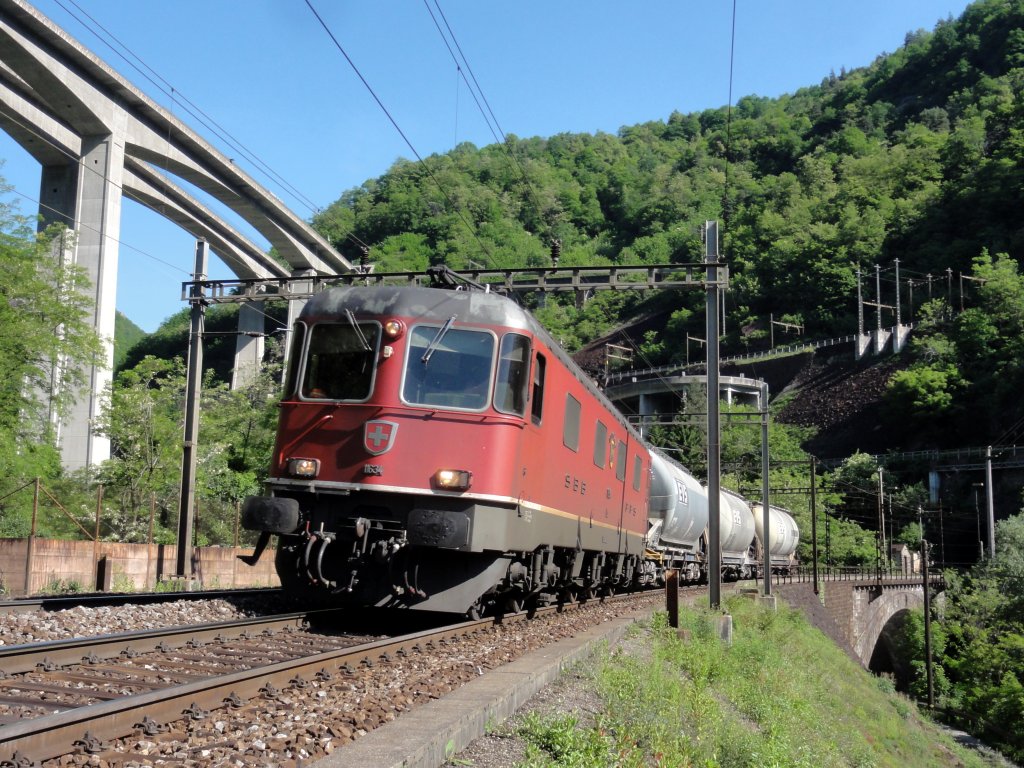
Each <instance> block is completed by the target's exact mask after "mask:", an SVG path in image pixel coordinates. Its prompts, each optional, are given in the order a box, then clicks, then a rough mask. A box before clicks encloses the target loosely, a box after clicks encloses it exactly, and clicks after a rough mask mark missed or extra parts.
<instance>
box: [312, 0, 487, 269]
mask: <svg viewBox="0 0 1024 768" xmlns="http://www.w3.org/2000/svg"><path fill="white" fill-rule="evenodd" d="M305 2H306V5H307V6H308V7H309V10H310V12H311V13H312V14H313V16H314V17H315V18H316V20H317V21H318V22H319V24H320V26H321V27H323V29H324V32H326V33H327V36H328V37H329V38H331V42H333V43H334V47H335V48H337V49H338V52H339V53H340V54H341V55H342V56H343V57H344V58H345V61H347V62H348V65H349V66H350V67H351V68H352V71H353V72H355V74H356V77H358V78H359V81H360V82H361V83H362V84H363V86H364V87H365V88H366V90H367V92H369V94H370V96H372V97H373V100H374V101H375V102H377V106H378V107H380V109H381V111H382V112H383V113H384V115H385V116H386V117H387V119H388V120H389V121H390V123H391V125H392V126H393V127H394V129H395V130H396V131H398V135H399V136H401V137H402V141H404V142H405V145H406V146H407V147H408V148H409V151H410V152H412V154H413V156H415V158H416V160H417V161H419V164H420V166H421V167H422V168H423V169H424V170H425V171H426V172H427V175H428V176H429V177H430V179H431V181H433V182H434V184H435V185H436V186H437V188H438V189H439V190H440V191H441V194H442V195H443V196H444V199H445V200H446V201H447V202H448V205H449V207H450V209H451V210H452V211H453V212H454V213H455V215H456V216H458V217H459V219H461V220H462V223H463V224H465V225H466V229H467V230H468V231H469V232H470V234H471V235H473V238H474V239H475V240H476V242H477V245H479V246H480V250H481V252H482V253H483V254H484V257H485V258H486V259H487V260H488V261H490V262H491V266H497V264H496V262H495V260H494V257H493V256H492V255H491V253H490V251H488V250H487V247H486V246H485V245H484V243H483V241H481V240H480V236H479V235H478V234H477V231H476V227H474V226H472V225H471V224H470V223H469V221H467V220H466V217H465V215H463V213H462V210H461V209H460V208H459V206H458V205H457V204H456V203H455V201H454V200H453V199H452V197H451V195H450V194H449V193H448V190H447V189H445V187H444V185H443V184H442V183H441V181H440V179H438V178H437V176H436V174H435V173H434V171H433V170H432V169H431V168H430V166H429V165H428V164H427V163H426V162H425V161H424V159H423V157H422V156H421V155H420V153H419V152H417V151H416V147H414V146H413V143H412V142H411V141H410V140H409V137H408V136H407V135H406V134H405V131H403V130H402V128H401V126H399V124H398V121H397V120H395V118H394V116H392V114H391V112H390V111H389V110H388V108H387V107H386V106H384V102H383V101H381V98H380V97H379V96H378V95H377V92H376V91H374V90H373V88H372V87H371V86H370V83H369V82H368V81H367V80H366V78H365V77H363V73H362V72H360V71H359V67H357V66H356V65H355V62H354V61H352V57H350V56H349V55H348V53H347V52H346V51H345V49H344V47H342V45H341V43H340V42H339V41H338V38H337V37H336V36H335V35H334V33H333V32H332V31H331V28H330V27H328V26H327V22H326V21H324V19H323V17H322V16H321V15H320V14H319V13H318V12H317V10H316V8H314V7H313V3H312V2H311V0H305Z"/></svg>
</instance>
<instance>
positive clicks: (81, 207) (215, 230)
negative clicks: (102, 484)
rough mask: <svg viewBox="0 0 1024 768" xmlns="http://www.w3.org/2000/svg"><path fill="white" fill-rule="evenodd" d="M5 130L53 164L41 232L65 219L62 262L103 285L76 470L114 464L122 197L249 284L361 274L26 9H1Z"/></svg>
mask: <svg viewBox="0 0 1024 768" xmlns="http://www.w3.org/2000/svg"><path fill="white" fill-rule="evenodd" d="M0 128H2V129H3V130H4V131H6V132H7V133H8V134H9V135H10V136H11V137H12V138H13V139H14V140H15V141H17V142H18V144H20V145H21V146H22V147H23V148H24V149H25V150H26V151H27V152H28V153H29V154H31V155H32V156H33V157H34V158H35V159H36V160H38V161H39V164H40V166H41V167H42V173H41V181H40V192H39V200H40V214H41V217H42V222H41V225H40V226H41V227H45V226H47V225H49V224H52V223H55V222H59V223H61V224H64V225H66V226H67V227H68V228H69V229H71V230H73V231H74V233H75V237H74V238H71V239H70V240H72V241H73V242H72V244H70V245H69V246H68V247H67V252H66V253H64V254H61V255H60V258H64V259H70V260H71V261H72V262H73V263H76V264H78V265H80V266H81V267H83V268H84V269H85V270H86V272H87V273H88V275H89V278H90V280H91V282H92V291H93V295H92V296H91V298H92V299H93V300H94V316H93V318H92V321H93V325H94V327H95V328H96V330H97V331H98V332H99V333H100V334H101V335H102V336H103V337H104V339H105V340H106V344H107V347H106V349H107V360H106V366H97V367H95V368H94V369H93V370H92V371H90V372H89V374H90V375H89V377H88V378H89V380H90V382H91V386H90V393H89V395H88V397H81V398H79V399H78V402H77V403H76V404H75V406H74V408H73V410H72V412H71V413H70V414H69V415H68V416H67V417H66V418H64V419H63V420H61V422H60V423H59V424H58V439H59V441H60V446H61V453H62V457H63V462H64V465H65V467H66V468H68V469H77V468H80V467H84V466H88V465H92V464H97V463H99V462H101V461H103V460H104V459H106V458H108V457H109V455H110V446H109V442H108V441H107V439H106V438H103V437H101V436H100V435H97V434H96V433H95V432H94V429H93V422H94V419H95V418H96V417H97V416H98V415H99V412H100V407H101V403H100V397H101V395H102V393H103V391H104V388H105V386H106V385H107V384H108V383H109V382H110V379H111V367H112V363H113V336H114V318H115V293H116V288H117V261H118V240H119V234H120V216H121V199H122V196H127V197H128V198H129V199H131V200H135V201H136V202H139V203H141V204H142V205H144V206H146V207H148V208H150V209H151V210H153V211H155V212H157V213H159V214H160V215H161V216H164V217H166V218H168V219H170V220H171V221H174V222H175V223H177V224H178V225H180V226H181V227H182V228H184V229H185V230H186V231H187V232H189V233H190V234H191V235H193V236H194V237H196V238H197V239H198V238H203V239H205V240H207V241H208V242H209V243H210V248H211V250H212V251H213V252H214V254H215V255H217V256H218V257H219V258H220V259H221V260H222V261H223V262H224V263H225V264H226V265H227V266H228V267H229V268H230V269H231V270H232V271H233V272H234V273H235V275H237V276H238V277H240V278H267V277H288V276H290V275H296V276H301V275H308V274H310V273H316V274H338V273H342V272H348V271H351V269H352V265H351V264H350V263H349V262H348V261H347V260H346V259H345V258H344V257H343V256H342V255H341V254H339V253H338V252H337V251H336V250H335V249H334V248H333V247H332V246H331V245H330V243H328V242H327V240H326V239H324V238H323V237H322V236H321V235H319V234H318V233H317V232H316V231H315V230H313V228H312V227H310V226H309V224H307V223H306V222H305V221H303V220H302V219H300V218H299V217H298V216H296V215H295V214H294V213H292V212H291V211H290V210H288V208H286V207H285V206H284V204H283V203H282V202H281V201H280V200H278V199H277V198H276V197H275V196H274V195H272V194H271V193H270V192H268V191H267V190H265V189H264V188H263V187H261V186H260V185H259V184H257V183H256V182H255V181H253V179H252V178H250V177H249V176H248V175H246V174H245V173H244V172H242V171H241V170H240V169H239V168H238V167H237V166H235V165H234V164H233V163H232V161H231V160H230V159H228V158H227V157H225V156H224V155H222V154H221V153H220V152H218V151H217V150H216V149H214V148H213V147H212V146H211V145H209V144H208V143H207V142H206V141H204V140H203V139H202V138H201V137H200V136H198V135H197V134H196V133H195V132H193V131H192V130H191V129H190V128H188V127H187V126H185V125H184V124H183V123H181V122H180V121H179V120H177V119H176V118H175V117H174V116H173V115H171V114H170V113H169V112H167V111H165V110H164V109H163V108H161V107H160V106H158V105H157V104H156V103H154V102H153V101H152V100H150V99H149V98H147V97H146V96H145V95H144V94H143V93H142V92H141V91H139V90H138V89H137V88H135V87H134V86H133V85H132V84H131V83H129V82H128V81H127V80H126V79H124V78H123V77H121V76H120V75H119V74H117V73H116V72H115V71H114V70H113V69H111V68H110V67H108V66H107V65H106V64H105V63H104V62H102V61H101V60H100V59H99V58H98V57H97V56H95V55H94V54H93V53H91V52H90V51H88V50H87V49H86V48H85V47H83V46H82V45H81V44H80V43H78V42H77V41H76V40H74V39H73V38H72V37H71V36H70V35H68V34H67V33H66V32H65V31H64V30H62V29H61V28H60V27H58V26H57V25H55V24H54V23H53V22H51V21H50V20H49V19H47V18H46V17H45V16H43V15H42V14H40V13H39V11H37V10H36V9H35V8H33V7H32V6H31V5H29V4H28V3H26V2H23V0H0ZM177 180H184V181H186V182H188V183H189V184H191V185H193V186H194V187H196V188H198V189H200V190H202V191H203V192H205V193H206V194H208V195H210V196H211V197H212V198H214V199H216V200H218V201H219V202H220V203H222V204H223V205H225V206H226V207H227V208H228V209H230V210H232V211H233V212H235V213H236V214H238V216H239V217H240V218H241V219H242V220H244V221H247V222H248V223H249V224H251V225H252V226H253V227H254V228H255V229H256V230H257V231H258V232H259V233H260V234H261V235H262V236H263V237H265V238H266V240H267V241H268V242H269V243H270V244H271V245H272V246H273V248H274V250H275V251H276V252H277V254H278V255H279V256H280V257H281V258H282V259H283V260H284V262H286V264H287V266H282V265H281V264H280V263H278V262H277V261H275V260H274V259H272V258H270V257H269V256H268V254H267V252H266V250H264V249H263V248H261V247H260V246H258V245H256V244H255V243H253V242H252V241H251V240H249V239H248V238H246V237H245V236H244V235H242V234H241V233H239V232H238V231H237V230H235V229H234V228H233V227H232V226H231V225H230V224H228V223H227V222H225V221H224V220H223V219H222V218H221V217H220V216H218V215H217V214H216V213H214V212H213V211H211V210H210V209H209V208H208V207H207V206H205V205H204V204H203V203H202V202H200V201H199V200H197V199H196V198H195V197H193V196H191V195H189V194H188V192H186V191H185V189H184V188H182V187H181V186H179V184H178V183H177ZM239 325H240V330H246V331H254V330H262V327H263V326H262V313H261V312H260V308H259V307H246V306H243V308H242V311H241V314H240V316H239ZM238 339H239V341H238V351H237V356H236V361H238V362H239V365H236V374H239V373H242V374H243V375H244V371H241V370H240V369H241V364H240V362H241V361H243V360H249V361H252V360H258V359H259V356H260V351H261V350H262V342H263V340H262V337H261V336H259V335H239V337H238Z"/></svg>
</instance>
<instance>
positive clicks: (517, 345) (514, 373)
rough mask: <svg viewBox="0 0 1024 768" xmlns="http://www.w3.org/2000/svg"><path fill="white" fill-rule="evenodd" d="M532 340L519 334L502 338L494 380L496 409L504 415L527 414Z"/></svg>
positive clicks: (511, 334)
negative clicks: (496, 373)
mask: <svg viewBox="0 0 1024 768" xmlns="http://www.w3.org/2000/svg"><path fill="white" fill-rule="evenodd" d="M529 367H530V339H529V338H527V337H526V336H522V335H520V334H518V333H508V334H505V335H504V336H503V337H502V338H501V349H500V350H499V352H498V375H497V377H496V378H495V380H494V407H495V408H496V409H497V410H499V411H501V412H502V413H512V414H515V415H517V416H522V415H523V414H524V413H525V412H526V391H527V390H526V386H527V384H528V379H529Z"/></svg>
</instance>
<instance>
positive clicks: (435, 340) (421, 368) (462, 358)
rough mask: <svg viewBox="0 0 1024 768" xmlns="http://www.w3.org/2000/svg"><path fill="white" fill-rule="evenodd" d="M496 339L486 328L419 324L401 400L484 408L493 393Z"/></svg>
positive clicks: (412, 339) (411, 336)
mask: <svg viewBox="0 0 1024 768" xmlns="http://www.w3.org/2000/svg"><path fill="white" fill-rule="evenodd" d="M494 341H495V340H494V335H493V334H492V333H489V332H487V331H472V330H468V329H464V328H451V327H448V326H446V327H437V326H428V325H418V326H416V327H415V328H413V329H412V331H411V332H410V333H409V354H408V355H407V360H406V363H405V378H404V380H403V382H402V400H404V401H405V402H406V403H409V404H410V405H429V406H437V407H441V408H455V409H460V410H470V411H482V410H483V409H484V408H486V407H487V403H488V402H489V400H490V395H491V372H492V371H493V370H494V346H495V343H494Z"/></svg>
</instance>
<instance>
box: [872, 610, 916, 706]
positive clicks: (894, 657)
mask: <svg viewBox="0 0 1024 768" xmlns="http://www.w3.org/2000/svg"><path fill="white" fill-rule="evenodd" d="M910 619H911V611H910V609H908V608H904V609H901V610H898V611H896V612H895V613H894V614H893V615H892V616H890V617H889V619H888V621H886V622H885V624H884V625H883V626H882V630H881V632H879V634H878V640H876V641H875V647H874V648H873V649H872V651H871V660H870V662H869V663H868V669H869V670H871V671H872V672H874V673H875V674H876V675H880V676H888V677H891V678H892V679H893V682H894V683H895V685H896V689H897V690H899V691H904V692H905V691H907V690H909V688H910V678H911V672H912V670H911V666H910V659H909V658H907V652H908V647H907V631H908V629H909V628H910Z"/></svg>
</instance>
